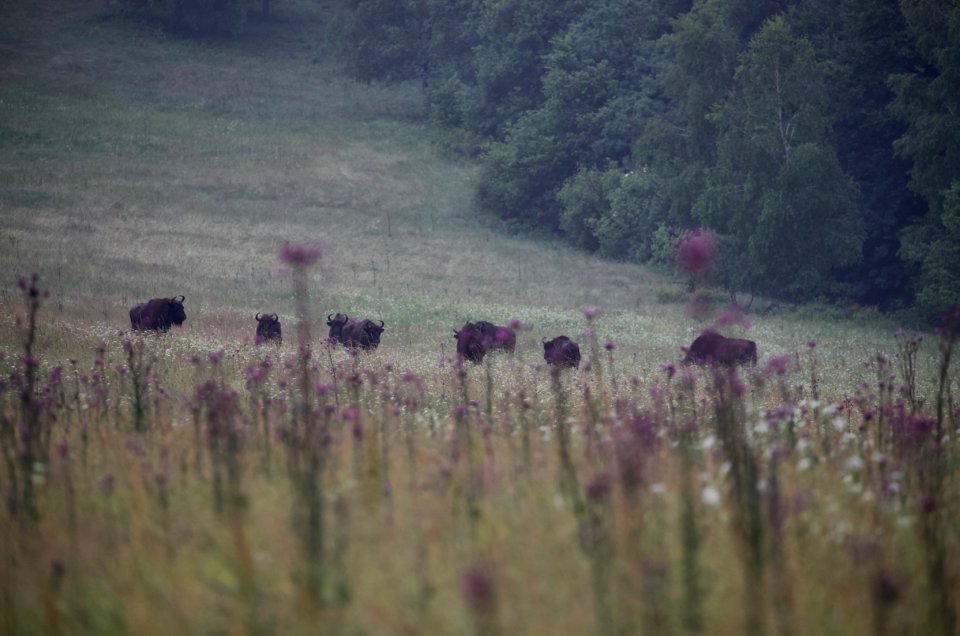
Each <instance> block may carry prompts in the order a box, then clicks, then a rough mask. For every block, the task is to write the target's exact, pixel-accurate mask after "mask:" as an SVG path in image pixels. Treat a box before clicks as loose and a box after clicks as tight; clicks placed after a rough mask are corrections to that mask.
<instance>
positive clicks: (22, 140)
mask: <svg viewBox="0 0 960 636" xmlns="http://www.w3.org/2000/svg"><path fill="white" fill-rule="evenodd" d="M338 7H339V4H338V3H336V2H327V3H316V2H308V1H306V0H289V2H288V1H284V2H281V3H276V6H275V11H276V13H277V16H278V19H276V20H274V21H271V22H269V23H258V22H256V21H253V22H251V24H250V29H249V34H248V35H246V36H244V37H243V38H240V39H225V40H219V41H215V42H202V41H197V40H183V39H178V38H176V37H173V36H170V35H168V34H165V33H163V32H162V31H159V30H157V29H155V28H153V27H151V26H150V25H142V24H139V25H138V24H132V23H127V22H122V21H120V20H117V19H116V18H113V17H111V16H110V15H109V14H108V13H107V12H106V11H105V10H104V9H103V6H102V5H100V4H99V3H85V2H80V1H68V0H64V1H60V2H53V1H51V2H44V1H38V2H26V3H19V4H11V3H6V4H5V6H4V9H3V13H4V20H3V21H0V271H3V272H5V276H6V280H5V281H0V283H2V284H0V352H2V353H0V356H2V357H0V372H2V374H0V448H2V451H3V453H2V454H3V467H2V470H0V487H2V491H3V494H4V499H5V505H4V506H3V507H2V509H0V562H2V563H3V567H2V568H0V633H3V634H7V633H9V634H18V635H19V634H138V635H139V634H170V633H177V634H344V635H357V636H359V635H377V634H405V635H406V634H424V635H434V634H485V635H486V634H510V635H513V634H531V635H532V634H604V635H607V634H685V633H690V634H697V633H702V634H731V635H733V634H780V635H783V636H789V635H792V634H795V635H798V636H799V635H802V634H844V635H846V634H891V635H894V634H931V635H938V634H939V635H945V636H956V635H957V634H958V633H960V632H958V630H957V619H956V608H957V605H958V600H960V581H958V577H957V572H958V571H960V542H958V540H957V537H958V536H960V535H958V534H957V533H956V532H955V526H956V521H957V518H958V511H960V492H958V479H957V457H958V452H960V447H958V443H957V419H958V411H957V405H956V404H955V403H954V400H953V396H954V395H956V392H957V389H958V386H957V381H958V376H957V370H956V364H955V362H954V363H953V364H950V363H949V360H947V363H946V364H945V363H944V357H945V355H946V354H947V353H948V352H951V351H952V349H951V347H952V344H953V341H952V340H951V339H950V338H951V337H952V336H953V335H954V334H955V333H956V324H954V326H953V329H952V330H947V331H945V332H943V333H941V334H940V335H937V334H932V333H931V334H926V335H925V337H924V338H923V340H922V341H916V340H915V339H914V338H915V337H914V335H913V334H912V333H901V334H899V335H896V336H895V335H894V329H895V328H896V325H895V324H892V323H891V322H889V321H888V320H886V319H884V318H883V317H880V316H877V315H874V314H872V313H870V312H868V311H860V312H856V313H853V314H852V315H845V314H844V313H843V312H840V311H837V310H834V309H832V308H827V307H814V308H781V309H778V310H775V311H771V312H767V313H763V314H750V313H748V314H747V315H745V316H740V315H733V316H732V322H731V324H727V325H725V326H724V332H725V333H727V334H728V335H733V336H738V337H747V338H750V339H752V340H755V341H756V342H757V345H758V348H759V352H760V363H759V364H758V366H757V367H756V368H744V369H739V370H736V371H735V372H728V371H726V370H717V371H713V370H710V369H698V368H693V369H687V368H684V367H682V366H681V365H680V364H679V361H680V358H681V357H682V353H681V350H680V347H681V346H682V345H686V344H689V343H690V341H691V340H692V339H693V338H694V337H695V336H696V335H697V334H698V333H699V332H700V331H701V330H702V329H703V328H704V327H705V326H707V325H709V324H711V323H712V322H713V321H714V320H718V319H721V316H722V315H723V314H724V307H723V305H724V302H725V301H724V299H723V296H722V295H721V294H719V293H713V292H711V293H707V295H706V297H707V298H709V299H712V301H713V302H714V305H715V306H714V307H713V308H712V309H711V308H710V307H707V308H706V309H704V308H702V307H701V308H699V309H697V310H694V307H693V305H692V303H691V301H690V298H689V297H688V294H687V290H686V289H687V288H686V282H685V281H684V280H683V279H682V278H680V277H678V276H676V275H675V274H673V273H670V272H654V271H651V270H649V269H646V268H643V267H639V266H636V265H631V264H625V263H616V262H609V261H602V260H599V259H596V258H593V257H590V256H587V255H585V254H582V253H578V252H576V251H573V250H571V249H569V248H566V247H563V246H561V245H559V244H557V243H554V242H553V241H551V240H550V239H549V237H537V236H531V235H516V234H515V233H510V232H508V231H507V230H506V229H505V228H504V227H502V226H501V225H500V224H498V223H497V222H496V221H495V220H492V219H488V218H484V217H481V216H478V215H477V213H476V212H475V210H474V206H473V184H474V177H475V166H473V165H472V164H471V163H469V162H468V161H465V160H462V159H457V158H452V157H450V156H449V155H448V154H446V153H444V152H443V151H442V150H440V149H439V147H438V145H437V144H435V143H433V142H432V135H433V133H432V132H431V130H430V129H429V127H428V126H427V124H426V123H425V120H426V118H425V112H424V104H423V101H422V100H421V98H420V94H419V87H418V86H416V85H400V86H390V87H384V86H378V85H366V84H358V83H356V82H353V81H351V80H349V79H347V78H346V76H345V75H344V73H343V71H342V69H340V68H338V66H337V64H336V62H335V59H336V57H335V56H334V55H333V54H332V51H334V50H335V48H336V45H337V42H336V32H337V28H338V25H339V19H340V18H339V15H338V10H339V9H338ZM287 241H289V242H292V243H296V244H308V245H319V246H321V247H322V253H321V255H320V257H319V259H318V260H317V261H316V262H315V263H313V264H311V265H303V266H300V265H296V264H288V263H283V262H281V260H280V258H279V253H280V247H281V246H282V245H283V244H284V242H287ZM34 272H36V273H37V274H39V276H40V278H39V281H37V282H36V283H35V284H34V283H31V282H30V280H29V278H27V280H26V281H25V282H24V285H23V287H22V288H19V287H18V286H17V280H18V276H25V277H29V276H30V275H31V274H32V273H34ZM300 282H305V289H306V292H307V293H306V295H304V294H302V293H300V294H298V287H297V285H298V284H299V283H300ZM31 290H33V291H34V293H31ZM43 291H46V292H49V295H48V296H47V295H45V294H44V293H43ZM178 294H183V295H184V296H185V297H186V302H185V308H186V312H187V321H186V323H185V325H184V326H183V327H182V328H175V329H172V330H171V332H170V333H169V334H166V335H164V336H160V337H154V336H139V335H134V334H131V333H130V332H129V319H128V316H127V311H128V309H129V308H130V306H131V305H133V304H134V303H136V302H141V301H144V300H146V299H148V298H151V297H158V296H174V295H178ZM300 300H304V301H305V307H306V312H305V314H303V315H301V313H300V310H299V309H298V306H299V303H298V301H300ZM761 304H764V305H765V303H761V302H760V301H757V303H755V305H758V306H759V305H761ZM584 308H596V309H597V313H595V312H593V311H589V310H588V311H584ZM754 309H756V307H754ZM258 311H259V312H276V313H278V314H279V315H280V318H281V321H282V323H283V327H284V342H283V345H282V346H279V347H275V346H257V345H256V344H255V343H254V329H255V326H256V323H255V321H254V318H253V316H254V314H255V313H256V312H258ZM338 311H342V312H346V313H348V314H350V315H351V316H352V317H362V316H369V317H371V318H374V319H379V320H383V321H384V322H385V324H386V331H385V332H384V334H383V338H382V344H381V346H380V348H379V349H378V350H376V351H374V352H363V353H358V352H351V351H347V350H345V349H344V348H342V347H337V346H330V345H329V344H327V343H326V342H324V338H325V336H326V326H325V325H324V319H325V316H326V315H327V314H329V313H334V312H338ZM730 315H731V314H727V316H730ZM470 319H488V320H492V321H494V322H497V323H506V322H507V321H509V320H516V321H519V324H520V327H519V329H518V342H517V351H516V353H515V354H514V355H512V356H511V355H496V356H489V357H488V358H487V359H486V360H485V362H484V363H483V364H481V365H476V366H474V365H471V364H469V363H467V364H461V363H460V362H458V361H457V360H456V359H455V355H454V354H455V346H454V345H455V342H454V339H453V336H452V332H453V330H454V329H456V328H458V327H459V326H460V325H462V324H463V323H464V322H465V321H467V320H470ZM32 324H33V325H34V326H33V327H31V325H32ZM298 324H303V325H309V327H310V330H311V331H310V336H309V339H308V340H306V341H304V342H298V340H299V339H300V338H301V337H302V335H301V334H303V332H302V331H301V332H298V329H297V325H298ZM560 333H565V334H567V335H569V336H571V337H574V338H575V339H576V340H578V341H579V342H580V345H581V349H582V352H583V354H584V363H583V364H582V365H581V367H580V369H578V370H566V371H563V372H557V371H555V370H550V369H548V368H545V365H544V364H543V358H542V352H543V349H542V346H541V338H543V337H553V336H555V335H558V334H560ZM301 345H302V346H301ZM304 352H308V354H305V353H304ZM938 406H939V407H940V408H938Z"/></svg>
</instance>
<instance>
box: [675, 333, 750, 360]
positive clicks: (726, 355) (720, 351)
mask: <svg viewBox="0 0 960 636" xmlns="http://www.w3.org/2000/svg"><path fill="white" fill-rule="evenodd" d="M683 363H684V364H691V363H692V364H719V365H724V366H733V365H736V364H748V363H749V364H751V365H756V364H757V343H755V342H754V341H753V340H743V339H740V338H727V337H725V336H721V335H720V334H718V333H717V332H715V331H710V330H708V331H704V332H703V333H702V334H700V335H699V336H697V338H696V340H694V341H693V343H692V344H691V345H690V348H689V349H688V350H687V355H686V356H685V357H684V358H683Z"/></svg>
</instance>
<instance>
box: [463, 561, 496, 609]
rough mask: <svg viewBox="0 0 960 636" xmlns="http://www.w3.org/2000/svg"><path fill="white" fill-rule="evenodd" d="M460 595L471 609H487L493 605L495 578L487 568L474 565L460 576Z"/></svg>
mask: <svg viewBox="0 0 960 636" xmlns="http://www.w3.org/2000/svg"><path fill="white" fill-rule="evenodd" d="M460 595H461V596H463V600H464V601H465V602H466V604H467V605H469V606H470V607H471V608H473V609H475V610H482V609H487V608H488V607H489V606H490V605H491V604H492V603H493V578H492V577H491V576H490V572H489V571H488V570H487V568H485V567H483V566H481V565H473V566H471V567H469V568H467V569H466V570H464V571H463V573H462V574H461V575H460Z"/></svg>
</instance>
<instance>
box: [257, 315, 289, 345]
mask: <svg viewBox="0 0 960 636" xmlns="http://www.w3.org/2000/svg"><path fill="white" fill-rule="evenodd" d="M256 319H257V344H260V343H261V342H267V341H272V342H276V343H277V344H281V343H282V342H283V332H282V330H281V329H280V318H279V316H277V314H266V315H265V316H261V315H260V313H259V312H257V315H256Z"/></svg>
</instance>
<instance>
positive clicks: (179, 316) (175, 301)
mask: <svg viewBox="0 0 960 636" xmlns="http://www.w3.org/2000/svg"><path fill="white" fill-rule="evenodd" d="M185 300H186V298H185V297H183V296H174V297H173V298H171V299H170V300H169V301H168V308H169V313H168V314H167V320H168V321H169V322H170V324H172V325H177V326H178V327H179V326H180V325H182V324H183V322H184V321H185V320H186V319H187V313H186V312H185V311H184V310H183V301H185Z"/></svg>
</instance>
